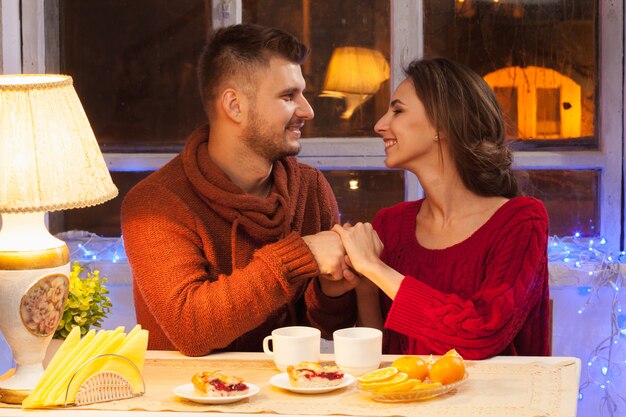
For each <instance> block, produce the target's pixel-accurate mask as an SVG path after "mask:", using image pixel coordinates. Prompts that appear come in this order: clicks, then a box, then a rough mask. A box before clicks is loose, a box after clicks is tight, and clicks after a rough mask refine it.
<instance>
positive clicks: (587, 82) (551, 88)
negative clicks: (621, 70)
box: [424, 0, 597, 149]
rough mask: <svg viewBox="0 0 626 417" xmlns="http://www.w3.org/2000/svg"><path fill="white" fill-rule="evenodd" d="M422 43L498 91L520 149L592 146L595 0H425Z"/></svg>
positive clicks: (510, 135) (428, 53)
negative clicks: (473, 72)
mask: <svg viewBox="0 0 626 417" xmlns="http://www.w3.org/2000/svg"><path fill="white" fill-rule="evenodd" d="M424 12H425V18H424V50H425V55H426V56H427V57H428V56H445V57H448V58H451V59H453V60H456V61H459V62H462V63H464V64H466V65H468V66H469V67H471V68H472V69H474V70H475V71H477V72H478V73H479V74H480V75H482V76H483V77H484V78H485V80H486V81H487V83H488V84H489V85H490V86H491V87H492V88H493V89H494V90H495V91H496V95H497V97H498V100H499V101H500V104H501V105H502V107H503V110H504V111H505V115H506V118H507V125H508V127H507V137H508V138H509V139H521V140H522V141H521V143H516V144H515V146H516V147H517V148H520V147H521V148H526V149H528V148H536V147H541V148H545V147H546V146H548V147H560V148H561V149H563V147H594V146H597V141H596V140H595V138H594V133H595V131H594V130H595V127H594V126H595V103H596V99H597V94H596V74H597V65H596V46H597V38H596V17H597V2H596V1H595V0H562V1H555V0H543V1H539V0H516V1H504V0H502V1H488V0H455V1H447V2H442V1H439V0H425V1H424Z"/></svg>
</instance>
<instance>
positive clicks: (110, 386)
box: [64, 353, 146, 407]
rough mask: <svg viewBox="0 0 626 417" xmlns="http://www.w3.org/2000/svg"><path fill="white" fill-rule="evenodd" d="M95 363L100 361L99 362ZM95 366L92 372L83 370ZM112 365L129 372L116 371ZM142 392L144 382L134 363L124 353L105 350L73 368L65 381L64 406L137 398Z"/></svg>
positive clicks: (144, 385)
mask: <svg viewBox="0 0 626 417" xmlns="http://www.w3.org/2000/svg"><path fill="white" fill-rule="evenodd" d="M96 362H101V364H97V363H96ZM116 362H117V364H116ZM120 365H122V366H120ZM94 368H96V369H101V370H99V371H97V372H95V373H93V374H91V375H85V372H89V370H90V369H94ZM107 368H111V369H107ZM115 368H118V369H119V368H123V369H125V371H126V373H128V372H131V373H132V374H131V375H128V374H127V375H124V374H122V373H120V372H118V371H116V370H115ZM129 378H132V379H133V380H135V381H139V382H140V385H139V388H138V389H137V388H136V387H135V388H134V387H133V384H132V383H131V380H130V379H129ZM145 392H146V384H145V382H144V379H143V376H142V374H141V371H140V370H139V368H138V367H137V365H135V363H134V362H133V361H131V360H130V359H128V358H127V357H125V356H122V355H118V354H115V353H107V354H102V355H98V356H95V357H93V358H91V359H89V360H88V361H86V362H85V363H83V364H82V365H81V366H80V367H78V369H76V372H74V374H73V375H72V378H70V381H69V383H68V384H67V389H66V390H65V402H64V405H65V406H66V407H67V406H71V405H76V406H79V405H87V404H94V403H101V402H107V401H116V400H123V399H127V398H133V397H139V396H141V395H143V394H144V393H145ZM74 393H75V394H74Z"/></svg>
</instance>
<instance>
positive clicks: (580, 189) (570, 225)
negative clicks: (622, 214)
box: [516, 170, 600, 236]
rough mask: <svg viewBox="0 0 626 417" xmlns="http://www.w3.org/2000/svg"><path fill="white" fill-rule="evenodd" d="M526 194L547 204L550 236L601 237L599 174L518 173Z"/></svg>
mask: <svg viewBox="0 0 626 417" xmlns="http://www.w3.org/2000/svg"><path fill="white" fill-rule="evenodd" d="M516 174H517V177H518V180H519V181H520V185H521V189H522V192H523V193H524V194H526V195H530V196H533V197H536V198H538V199H539V200H541V201H542V202H543V204H545V206H546V210H547V211H548V216H549V218H550V234H551V235H558V236H572V235H574V234H575V233H576V232H578V233H580V235H581V236H598V234H599V233H600V223H599V221H600V211H599V210H600V208H599V205H598V201H599V198H598V197H599V195H598V186H599V180H600V171H598V170H528V171H516Z"/></svg>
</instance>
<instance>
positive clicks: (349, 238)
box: [332, 222, 383, 276]
mask: <svg viewBox="0 0 626 417" xmlns="http://www.w3.org/2000/svg"><path fill="white" fill-rule="evenodd" d="M332 230H333V231H334V232H335V233H337V234H338V235H339V237H341V242H342V243H343V247H344V249H345V250H346V254H347V255H348V258H349V259H350V264H351V266H352V267H353V268H354V270H355V271H356V272H358V273H360V274H363V275H365V276H369V275H368V271H370V270H371V269H372V267H373V266H374V265H376V264H378V263H380V262H381V261H380V253H381V252H382V251H383V243H382V242H381V241H380V238H379V237H378V234H377V233H376V231H375V230H374V228H373V227H372V225H371V224H370V223H360V222H359V223H357V224H355V225H354V226H351V225H349V224H345V225H343V226H341V225H338V224H336V225H335V226H333V228H332Z"/></svg>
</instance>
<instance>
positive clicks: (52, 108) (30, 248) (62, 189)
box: [0, 74, 117, 397]
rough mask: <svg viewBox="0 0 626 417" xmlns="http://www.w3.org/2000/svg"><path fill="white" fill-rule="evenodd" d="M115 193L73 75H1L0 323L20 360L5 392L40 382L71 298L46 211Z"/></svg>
mask: <svg viewBox="0 0 626 417" xmlns="http://www.w3.org/2000/svg"><path fill="white" fill-rule="evenodd" d="M116 195H117V188H116V187H115V185H114V184H113V181H112V180H111V175H110V174H109V171H108V169H107V166H106V163H105V161H104V158H103V157H102V154H101V153H100V148H99V146H98V143H97V142H96V139H95V136H94V133H93V131H92V129H91V126H90V124H89V121H88V120H87V116H86V115H85V112H84V110H83V108H82V105H81V103H80V100H79V98H78V95H77V94H76V91H75V90H74V87H73V85H72V78H71V77H69V76H65V75H50V74H32V75H25V74H18V75H2V76H0V218H1V223H0V331H1V332H2V333H3V335H4V337H5V338H6V340H7V342H8V344H9V346H10V347H11V350H12V351H13V356H14V359H15V362H16V364H17V366H16V369H15V373H14V374H13V375H12V376H10V377H9V378H7V379H3V380H0V396H2V397H5V396H6V397H15V396H16V395H18V394H20V393H28V392H29V390H32V389H33V388H34V387H35V385H36V384H37V382H38V381H39V378H40V377H41V375H42V373H43V366H42V361H43V359H44V356H45V353H46V349H47V347H48V344H49V342H50V339H51V338H52V335H53V334H54V331H55V330H56V328H57V325H58V323H59V320H60V318H61V315H62V314H63V309H64V306H65V301H66V300H67V296H68V291H69V274H70V259H69V251H68V249H67V246H66V245H65V243H64V242H63V241H61V240H59V239H57V238H55V237H54V236H52V235H51V234H50V233H49V232H48V229H47V227H46V224H45V214H46V212H48V211H55V210H66V209H72V208H80V207H88V206H92V205H96V204H100V203H103V202H105V201H107V200H110V199H112V198H114V197H115V196H116Z"/></svg>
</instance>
